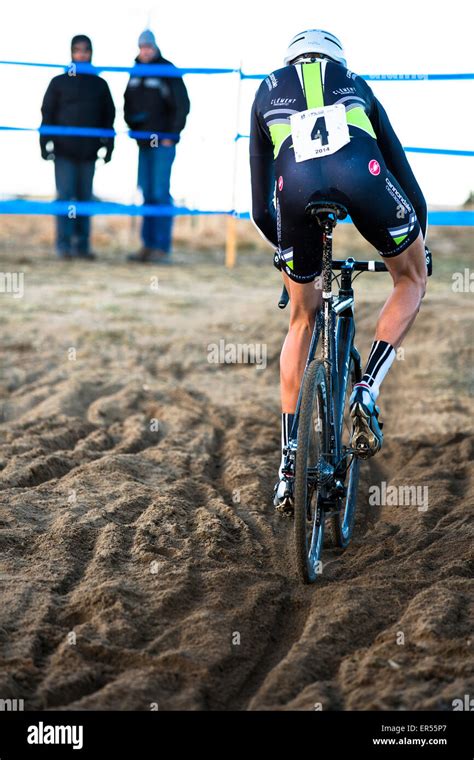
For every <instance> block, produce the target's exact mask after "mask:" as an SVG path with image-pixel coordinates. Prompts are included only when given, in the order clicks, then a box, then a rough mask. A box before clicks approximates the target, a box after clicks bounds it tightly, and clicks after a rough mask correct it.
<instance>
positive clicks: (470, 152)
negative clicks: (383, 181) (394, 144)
mask: <svg viewBox="0 0 474 760" xmlns="http://www.w3.org/2000/svg"><path fill="white" fill-rule="evenodd" d="M248 139H250V135H242V134H240V133H237V134H236V136H235V137H234V142H235V141H237V140H248ZM403 150H404V151H406V152H407V153H435V154H439V155H442V156H474V150H451V149H450V148H412V147H406V148H403Z"/></svg>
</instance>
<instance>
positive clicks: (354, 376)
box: [331, 356, 360, 549]
mask: <svg viewBox="0 0 474 760" xmlns="http://www.w3.org/2000/svg"><path fill="white" fill-rule="evenodd" d="M359 380H360V367H359V366H358V365H356V363H355V362H354V359H353V357H352V356H351V359H350V363H349V372H348V373H347V376H346V389H345V393H344V408H343V409H342V410H341V414H342V422H340V430H341V451H342V452H344V449H345V448H346V449H347V448H349V447H350V441H351V418H350V408H349V398H350V395H351V392H352V386H353V385H354V383H357V382H359ZM359 474H360V459H358V458H357V457H355V456H354V455H353V454H349V455H347V458H346V459H345V467H344V469H343V470H342V480H343V484H344V486H345V489H346V493H345V496H343V497H341V498H340V499H339V504H338V512H337V514H335V515H333V516H332V518H331V533H332V538H333V541H334V543H335V544H336V546H338V547H339V548H341V549H345V548H346V547H347V546H348V545H349V542H350V540H351V538H352V532H353V529H354V520H355V511H356V505H357V491H358V487H359Z"/></svg>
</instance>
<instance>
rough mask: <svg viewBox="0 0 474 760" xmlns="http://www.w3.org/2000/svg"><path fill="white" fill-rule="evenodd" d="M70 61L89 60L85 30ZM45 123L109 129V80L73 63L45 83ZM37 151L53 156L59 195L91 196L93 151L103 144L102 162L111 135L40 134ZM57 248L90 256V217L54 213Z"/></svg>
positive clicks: (60, 252)
mask: <svg viewBox="0 0 474 760" xmlns="http://www.w3.org/2000/svg"><path fill="white" fill-rule="evenodd" d="M71 54H72V61H73V63H90V61H91V58H92V43H91V41H90V39H89V37H86V35H85V34H78V35H76V36H75V37H73V38H72V42H71ZM41 112H42V114H43V120H42V126H43V125H48V126H50V125H61V126H65V127H100V128H105V129H112V128H113V124H114V119H115V106H114V103H113V100H112V96H111V94H110V90H109V87H108V85H107V82H105V80H104V79H101V78H100V77H99V76H97V75H96V74H93V73H91V74H82V73H81V74H79V73H77V71H76V70H75V69H74V67H73V66H71V68H70V70H69V72H67V73H65V74H60V75H59V76H57V77H54V79H52V80H51V82H50V83H49V86H48V89H47V90H46V94H45V96H44V100H43V105H42V108H41ZM40 146H41V155H42V157H43V158H44V159H54V173H55V179H56V189H57V197H58V200H62V201H72V200H77V201H90V200H91V198H92V182H93V179H94V171H95V161H96V158H97V151H98V150H99V149H100V148H101V147H105V148H106V153H105V156H104V161H105V163H108V162H109V161H110V159H111V157H112V151H113V149H114V139H113V137H104V138H99V137H80V136H74V137H65V136H63V135H43V134H42V135H40ZM56 223H57V237H56V249H57V254H58V256H59V257H60V258H71V257H73V256H75V257H78V258H81V259H93V258H95V256H94V254H93V253H91V251H90V249H89V233H90V219H89V217H88V216H77V217H76V218H75V219H69V217H68V216H67V215H65V216H57V217H56Z"/></svg>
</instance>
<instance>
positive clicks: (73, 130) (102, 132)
mask: <svg viewBox="0 0 474 760" xmlns="http://www.w3.org/2000/svg"><path fill="white" fill-rule="evenodd" d="M7 130H11V131H13V132H39V133H40V134H42V135H69V136H73V135H74V136H77V137H117V135H122V134H124V135H128V136H129V137H132V138H135V139H137V140H149V139H150V138H153V137H155V138H156V137H158V138H160V139H164V138H166V139H168V140H174V141H175V142H178V140H179V134H175V133H173V132H140V131H137V130H133V129H130V130H123V131H120V132H117V131H116V130H115V129H101V128H99V127H65V126H57V125H45V126H42V127H9V126H0V131H7ZM249 138H250V135H243V134H240V133H238V134H237V135H236V136H235V137H234V141H237V140H243V139H244V140H248V139H249ZM404 150H405V151H406V152H407V153H432V154H439V155H443V156H474V150H454V149H450V148H413V147H406V148H404Z"/></svg>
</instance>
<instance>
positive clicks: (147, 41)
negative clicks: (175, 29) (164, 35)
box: [138, 29, 158, 49]
mask: <svg viewBox="0 0 474 760" xmlns="http://www.w3.org/2000/svg"><path fill="white" fill-rule="evenodd" d="M142 45H151V46H152V47H155V48H157V49H158V45H157V44H156V40H155V35H154V34H153V32H152V31H151V30H150V29H145V31H144V32H142V33H141V35H140V36H139V38H138V47H141V46H142Z"/></svg>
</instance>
